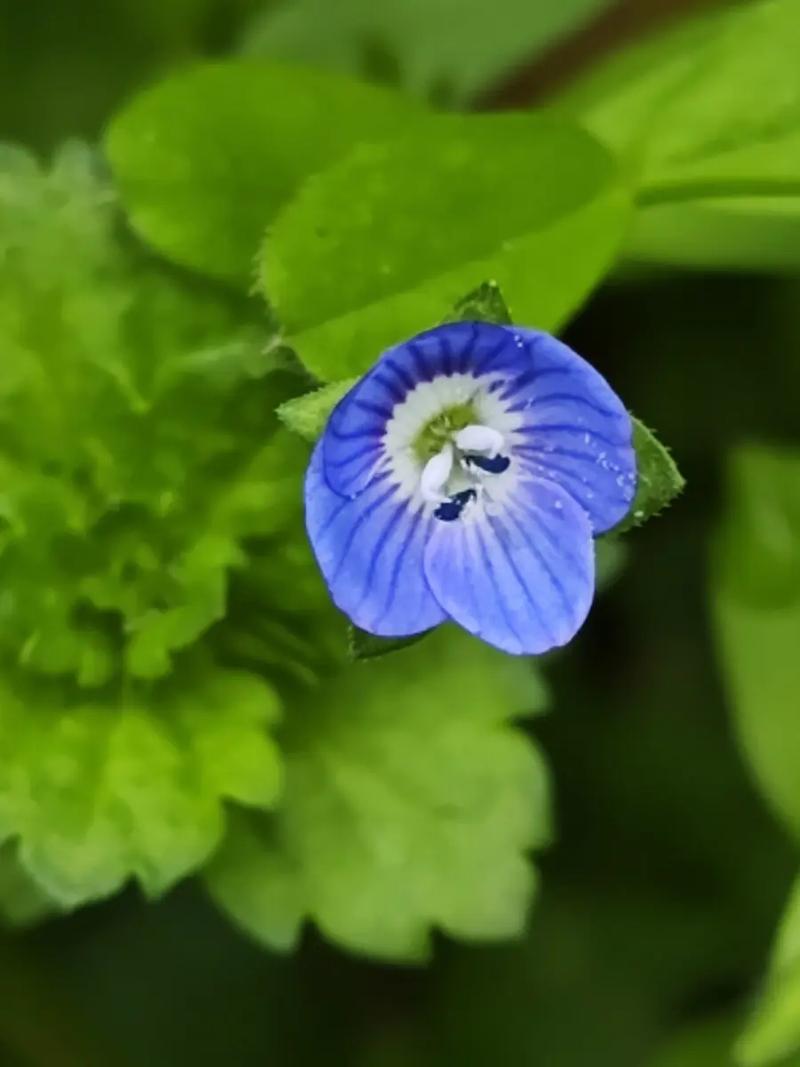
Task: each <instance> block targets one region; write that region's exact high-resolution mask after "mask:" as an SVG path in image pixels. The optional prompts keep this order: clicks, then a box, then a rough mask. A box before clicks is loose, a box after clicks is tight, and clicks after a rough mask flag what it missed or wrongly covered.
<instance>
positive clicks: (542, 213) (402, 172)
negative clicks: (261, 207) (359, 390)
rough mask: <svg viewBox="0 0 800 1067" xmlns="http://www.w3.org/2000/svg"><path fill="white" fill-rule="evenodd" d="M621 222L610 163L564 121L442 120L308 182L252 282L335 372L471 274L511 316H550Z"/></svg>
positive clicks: (587, 278)
mask: <svg viewBox="0 0 800 1067" xmlns="http://www.w3.org/2000/svg"><path fill="white" fill-rule="evenodd" d="M353 189H358V191H359V195H358V199H357V200H356V201H354V200H353ZM626 219H627V198H626V196H625V194H624V192H623V191H622V189H621V188H620V187H619V186H618V185H617V184H616V179H615V167H614V163H613V160H612V159H611V157H610V156H609V155H608V154H607V153H606V152H605V151H604V150H603V149H602V148H601V147H600V146H599V145H598V144H597V143H596V142H594V141H593V140H592V139H591V138H590V137H588V136H587V135H586V134H585V133H584V132H583V131H582V130H580V129H579V128H578V127H577V126H573V125H569V124H566V123H562V122H559V121H557V120H554V119H552V118H549V117H546V116H544V115H525V114H507V115H490V116H486V115H484V116H471V117H464V118H461V117H451V118H448V119H440V120H439V121H438V122H437V123H435V124H427V125H426V126H424V127H422V126H421V127H418V128H417V130H416V132H415V133H413V134H410V133H409V134H407V135H406V136H404V137H399V138H398V139H397V140H395V141H391V142H387V143H384V144H376V145H369V146H362V147H360V148H359V149H356V150H355V151H354V152H353V153H351V154H350V155H349V156H348V157H347V158H346V159H344V160H343V161H342V162H340V163H338V164H336V165H334V166H333V167H331V168H330V169H329V170H326V171H325V172H324V173H322V174H319V175H316V176H315V177H313V178H311V179H309V181H308V182H307V183H306V184H305V185H304V186H303V188H302V190H301V191H300V193H299V194H298V196H297V197H296V198H295V199H294V200H293V201H292V202H291V203H290V204H289V205H288V206H287V207H286V208H285V210H284V211H282V212H281V213H280V215H279V216H278V218H277V219H276V220H275V224H274V226H273V227H272V229H271V231H270V236H269V239H268V241H267V242H266V244H265V247H264V254H263V263H262V283H263V286H264V291H265V293H266V294H267V296H268V298H269V300H270V301H271V302H273V304H274V306H275V309H276V311H277V313H278V315H279V317H280V319H281V321H282V323H283V325H284V327H285V328H286V331H287V334H288V335H289V339H290V343H291V344H292V346H293V347H294V348H296V350H297V352H298V354H299V355H300V358H301V359H302V360H303V362H304V363H305V365H306V366H307V367H308V368H309V370H311V372H312V373H313V374H314V375H315V376H316V377H318V378H320V379H322V380H324V381H336V380H339V379H341V378H344V377H348V376H351V375H354V374H359V373H361V372H363V371H364V370H366V368H367V367H369V366H370V365H371V364H372V363H373V362H374V360H375V358H376V356H377V354H378V353H379V352H381V351H382V350H383V349H384V348H386V347H387V346H388V345H389V344H392V343H394V342H397V341H399V340H402V339H403V338H405V337H408V336H410V335H411V334H413V333H415V332H417V331H418V330H419V329H420V328H421V327H423V326H424V325H425V324H426V323H430V324H433V323H436V322H439V321H441V319H442V317H443V316H444V315H445V314H446V313H447V312H448V309H450V308H452V307H453V305H454V304H455V302H456V301H457V300H459V299H460V298H461V297H462V296H463V294H464V292H465V291H467V290H469V289H470V288H471V287H472V286H474V285H476V284H477V283H478V282H479V281H480V280H481V279H483V278H493V279H496V281H497V282H498V284H499V285H500V286H501V288H502V290H503V293H504V295H505V297H506V299H507V300H508V301H509V304H510V306H511V308H512V310H513V312H514V318H515V321H518V322H522V323H528V324H530V325H535V326H538V327H541V328H544V329H551V330H552V329H554V328H556V327H557V326H558V325H559V324H560V323H561V322H563V321H564V319H565V318H566V317H567V316H569V314H571V313H572V312H573V311H575V309H576V308H577V306H578V305H579V304H580V302H581V300H582V299H583V298H584V297H585V296H586V294H587V293H588V291H589V290H590V289H591V288H592V286H593V285H595V284H596V283H597V281H598V280H599V279H600V278H601V277H602V275H603V273H604V272H605V271H606V270H607V269H608V267H609V265H610V263H611V261H612V259H613V256H614V253H615V251H616V248H617V245H618V243H619V241H620V239H621V236H622V232H623V229H624V226H625V222H626ZM376 220H380V228H379V230H377V231H376ZM332 278H335V279H336V284H335V285H333V284H331V279H332Z"/></svg>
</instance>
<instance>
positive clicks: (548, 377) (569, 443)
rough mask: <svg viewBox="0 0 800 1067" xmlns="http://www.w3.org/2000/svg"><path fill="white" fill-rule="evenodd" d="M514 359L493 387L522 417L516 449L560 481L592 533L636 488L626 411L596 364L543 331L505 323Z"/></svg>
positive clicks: (613, 517) (623, 507)
mask: <svg viewBox="0 0 800 1067" xmlns="http://www.w3.org/2000/svg"><path fill="white" fill-rule="evenodd" d="M504 328H505V329H506V330H507V331H508V332H509V333H511V334H513V336H514V338H515V341H516V345H517V351H518V353H519V355H520V357H521V358H520V360H519V361H518V362H517V365H516V368H515V369H514V371H513V373H512V372H511V368H510V367H509V366H508V363H507V357H504V358H505V360H506V362H505V367H504V369H505V370H506V373H507V374H508V379H507V382H506V383H504V384H502V385H501V386H500V387H498V388H497V389H496V390H495V391H496V392H497V395H498V397H499V398H500V399H501V400H502V401H504V402H506V403H508V404H509V405H510V408H511V410H512V411H514V412H517V413H519V414H520V415H521V416H522V417H523V419H524V425H523V428H522V430H521V431H519V438H518V444H516V445H515V447H514V452H515V454H516V455H518V457H519V459H520V460H521V462H522V463H523V465H525V466H526V467H527V469H528V470H529V471H530V472H531V473H532V474H534V475H538V476H540V477H542V478H547V479H549V480H550V481H552V482H555V483H556V484H557V485H560V486H562V488H564V489H565V490H566V491H567V492H568V493H569V494H570V495H571V496H572V497H574V499H575V500H576V501H577V502H578V503H579V504H580V505H581V507H582V508H583V509H584V511H586V513H587V514H588V516H589V518H590V520H591V523H592V528H593V530H594V533H595V535H597V534H601V533H604V532H605V531H606V530H609V529H610V528H611V527H612V526H615V525H616V524H617V523H618V522H619V521H620V520H621V519H623V518H624V517H625V515H627V513H628V511H629V510H630V506H631V504H632V502H633V497H634V493H635V491H636V455H635V452H634V449H633V445H632V435H633V427H632V424H631V418H630V415H629V414H628V412H627V411H626V410H625V408H624V406H623V404H622V402H621V401H620V400H619V398H618V397H617V395H616V394H615V393H614V391H613V390H612V389H611V387H610V386H609V385H608V383H607V382H606V381H605V379H604V378H603V377H602V376H601V375H600V374H598V372H597V371H596V370H595V369H594V368H593V367H591V366H590V365H589V364H588V363H587V362H586V361H585V360H583V359H582V358H581V357H580V356H579V355H578V354H577V353H575V352H573V351H572V349H571V348H569V347H568V346H567V345H565V344H562V343H561V342H560V341H557V340H556V339H555V338H554V337H551V336H550V335H549V334H544V333H539V332H537V331H536V330H524V329H519V328H517V327H504Z"/></svg>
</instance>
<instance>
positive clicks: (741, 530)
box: [712, 447, 800, 835]
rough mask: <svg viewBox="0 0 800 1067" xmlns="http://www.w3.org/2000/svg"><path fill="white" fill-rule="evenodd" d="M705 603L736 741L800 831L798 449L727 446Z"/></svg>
mask: <svg viewBox="0 0 800 1067" xmlns="http://www.w3.org/2000/svg"><path fill="white" fill-rule="evenodd" d="M729 482H730V485H729V498H730V506H729V513H728V515H727V517H726V520H725V522H724V524H723V527H722V530H721V532H720V536H719V538H718V541H717V544H716V546H715V547H716V551H715V570H714V583H713V588H712V605H713V609H714V620H715V624H716V632H717V641H718V644H719V650H720V658H721V663H722V668H723V676H724V679H725V682H726V685H727V689H728V694H729V698H730V702H731V706H732V710H733V714H734V721H735V724H736V728H737V731H738V734H739V741H740V744H741V746H742V749H743V751H744V754H745V756H746V758H747V759H748V761H749V763H750V765H751V767H752V769H753V772H754V774H755V777H756V780H757V782H758V784H759V785H760V787H761V789H762V791H763V793H764V795H765V797H766V798H767V800H768V801H769V802H770V804H771V805H772V807H773V809H774V810H775V812H776V813H777V814H778V815H779V816H780V817H781V818H782V819H783V820H784V822H785V823H786V824H787V826H788V827H789V828H790V829H791V830H792V831H793V832H794V833H795V834H796V835H800V732H799V731H798V730H797V694H798V692H800V661H799V660H798V656H797V649H798V648H799V647H800V454H798V453H797V452H796V451H791V450H785V451H781V450H778V449H772V450H770V449H767V448H754V447H751V448H747V449H741V450H740V451H739V452H737V453H734V455H733V458H732V462H731V469H730V478H729Z"/></svg>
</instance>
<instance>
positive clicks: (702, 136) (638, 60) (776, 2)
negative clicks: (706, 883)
mask: <svg viewBox="0 0 800 1067" xmlns="http://www.w3.org/2000/svg"><path fill="white" fill-rule="evenodd" d="M798 47H800V0H769V2H765V3H754V4H746V5H742V6H738V7H733V8H730V9H727V10H726V9H722V10H720V11H716V12H711V13H710V14H704V15H701V16H700V17H699V18H697V19H695V20H691V21H689V22H687V23H686V24H684V25H679V26H678V28H677V29H671V30H668V31H667V32H666V33H665V34H663V35H661V36H657V37H654V38H651V39H648V40H646V41H645V42H644V43H642V44H637V45H634V46H633V47H632V48H631V49H630V50H629V51H628V52H626V53H622V54H620V55H617V56H615V57H613V58H612V59H611V60H610V61H608V62H606V63H605V64H603V65H602V66H601V67H600V69H599V70H598V71H596V72H594V73H593V74H591V75H590V76H588V77H587V78H586V79H585V80H584V82H583V83H582V84H581V85H580V86H579V87H578V88H577V89H573V90H572V91H571V92H570V93H569V94H567V95H566V97H565V99H564V100H562V105H563V106H564V107H567V108H569V109H570V110H571V111H573V113H574V112H575V111H579V112H581V114H582V117H583V119H584V120H585V121H586V122H587V124H588V126H589V127H590V129H592V130H593V131H594V132H596V133H597V134H598V135H599V136H600V137H601V138H602V139H604V140H607V141H608V142H609V143H611V144H613V145H614V147H616V148H627V149H629V151H630V152H631V154H632V157H633V158H634V159H636V158H638V160H639V162H640V164H641V171H642V176H641V183H642V184H643V185H644V187H645V189H650V188H651V187H652V198H653V199H655V198H656V197H655V191H656V190H662V187H663V192H664V194H665V195H666V192H667V190H666V188H665V187H666V186H669V185H672V184H675V185H682V186H690V185H691V184H692V183H694V182H697V183H701V182H702V183H703V185H705V186H706V189H707V191H710V195H712V196H713V195H723V193H722V191H721V190H716V191H715V190H714V188H713V185H714V183H715V182H717V183H719V184H720V186H722V185H723V184H725V183H733V185H734V188H732V195H737V188H736V187H735V186H736V185H737V184H742V183H744V182H747V181H754V182H763V183H764V184H765V186H766V185H768V184H769V183H770V182H774V183H775V184H776V186H778V187H779V191H780V187H781V186H782V185H784V184H785V183H787V182H789V183H791V182H794V183H795V184H796V186H797V190H796V191H797V193H798V194H800V69H799V68H798V64H797V50H798ZM753 85H758V93H755V94H754V93H753V92H752V86H753ZM701 195H702V193H701V192H698V193H697V196H701ZM707 195H708V192H707ZM764 195H769V194H768V192H767V190H766V188H765V190H764ZM649 198H650V194H648V199H649Z"/></svg>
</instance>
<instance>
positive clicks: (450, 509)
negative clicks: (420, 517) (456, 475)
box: [433, 489, 478, 522]
mask: <svg viewBox="0 0 800 1067" xmlns="http://www.w3.org/2000/svg"><path fill="white" fill-rule="evenodd" d="M477 495H478V494H477V493H476V492H475V490H474V489H462V490H461V492H460V493H454V494H453V495H452V496H451V497H450V499H449V500H445V501H444V503H442V504H440V505H439V507H438V508H437V509H436V511H434V513H433V514H434V515H435V517H436V518H437V519H441V520H442V522H453V520H454V519H457V518H458V517H459V515H460V514H461V512H462V511H463V510H464V507H465V506H466V504H467V502H468V501H470V500H475V498H476V497H477Z"/></svg>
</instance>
